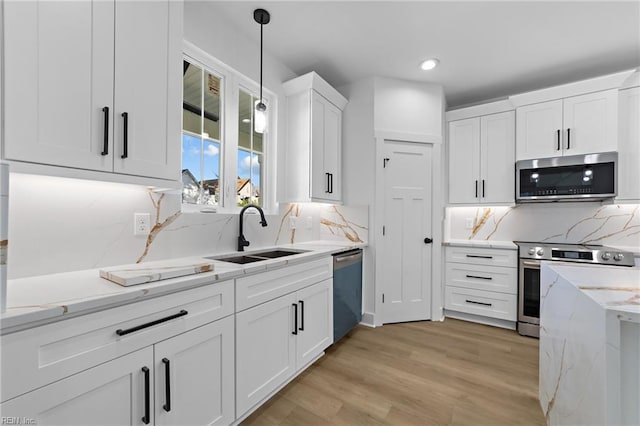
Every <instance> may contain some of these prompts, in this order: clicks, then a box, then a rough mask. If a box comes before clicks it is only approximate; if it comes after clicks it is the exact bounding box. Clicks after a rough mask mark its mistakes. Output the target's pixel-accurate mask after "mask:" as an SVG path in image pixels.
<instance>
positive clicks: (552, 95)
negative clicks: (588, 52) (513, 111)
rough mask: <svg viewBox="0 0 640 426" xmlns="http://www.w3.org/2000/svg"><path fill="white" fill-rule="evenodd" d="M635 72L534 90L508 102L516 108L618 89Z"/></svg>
mask: <svg viewBox="0 0 640 426" xmlns="http://www.w3.org/2000/svg"><path fill="white" fill-rule="evenodd" d="M635 72H636V70H635V69H631V70H627V71H622V72H619V73H615V74H608V75H604V76H601V77H596V78H590V79H587V80H580V81H576V82H573V83H568V84H562V85H559V86H553V87H548V88H545V89H540V90H535V91H532V92H527V93H520V94H518V95H513V96H509V100H510V101H511V103H512V104H513V106H514V107H516V108H517V107H521V106H523V105H531V104H537V103H540V102H547V101H552V100H554V99H562V98H569V97H572V96H578V95H584V94H586V93H591V92H599V91H602V90H608V89H619V88H620V87H622V86H623V84H624V83H625V81H626V80H627V79H628V78H629V77H630V76H631V75H632V74H633V73H635Z"/></svg>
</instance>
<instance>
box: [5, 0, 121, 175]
mask: <svg viewBox="0 0 640 426" xmlns="http://www.w3.org/2000/svg"><path fill="white" fill-rule="evenodd" d="M3 6H4V22H3V26H4V48H5V49H4V50H5V52H4V78H5V81H4V90H5V105H4V106H5V110H4V118H5V134H4V140H5V152H4V156H5V158H7V159H9V160H19V161H28V162H33V163H42V164H53V165H59V166H66V167H73V168H82V169H90V170H100V171H111V170H112V167H113V165H112V161H113V159H112V158H113V157H112V151H113V150H112V149H111V148H112V146H111V145H112V136H113V135H112V132H111V131H110V128H109V126H108V125H107V121H109V120H111V119H112V117H113V109H110V110H109V112H108V113H106V112H103V107H110V106H112V105H113V54H114V46H113V30H114V23H113V16H114V4H113V2H106V1H8V2H3ZM105 117H106V118H107V119H106V120H105ZM109 123H111V121H109ZM105 126H107V134H106V142H107V143H106V150H105V144H104V142H105ZM103 152H104V153H105V155H102V153H103Z"/></svg>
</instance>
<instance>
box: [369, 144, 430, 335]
mask: <svg viewBox="0 0 640 426" xmlns="http://www.w3.org/2000/svg"><path fill="white" fill-rule="evenodd" d="M432 149H433V148H432V147H431V145H425V144H417V143H404V142H396V141H385V142H384V148H383V153H384V157H385V158H388V160H387V161H385V162H386V167H385V168H384V169H383V176H384V177H383V182H384V183H383V187H384V199H383V200H382V202H383V204H384V214H383V218H382V224H383V226H384V236H383V237H382V246H381V250H380V253H379V257H378V261H379V262H382V263H384V267H382V268H381V271H382V273H381V276H380V281H379V282H380V285H381V288H382V289H383V294H382V297H383V303H382V318H383V322H385V323H388V322H401V321H418V320H425V319H430V318H431V251H432V245H431V244H430V243H428V242H425V238H431V237H432V235H431V191H432V176H431V170H432Z"/></svg>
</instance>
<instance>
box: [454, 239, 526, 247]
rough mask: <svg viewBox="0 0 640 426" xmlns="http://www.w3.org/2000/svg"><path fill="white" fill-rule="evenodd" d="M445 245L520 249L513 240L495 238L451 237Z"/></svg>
mask: <svg viewBox="0 0 640 426" xmlns="http://www.w3.org/2000/svg"><path fill="white" fill-rule="evenodd" d="M442 245H443V246H451V247H477V248H494V249H504V250H518V246H517V245H515V244H514V243H513V241H493V240H456V239H451V240H447V241H444V242H443V243H442Z"/></svg>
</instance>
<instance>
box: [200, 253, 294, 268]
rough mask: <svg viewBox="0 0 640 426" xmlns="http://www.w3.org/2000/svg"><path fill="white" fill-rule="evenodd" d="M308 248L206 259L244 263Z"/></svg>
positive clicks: (273, 257) (287, 254)
mask: <svg viewBox="0 0 640 426" xmlns="http://www.w3.org/2000/svg"><path fill="white" fill-rule="evenodd" d="M306 251H307V250H284V249H274V250H266V251H259V252H255V253H251V254H244V255H240V256H210V257H205V259H212V260H219V261H221V262H230V263H237V264H240V265H244V264H246V263H253V262H260V261H263V260H269V259H277V258H279V257H286V256H294V255H296V254H300V253H305V252H306Z"/></svg>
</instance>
